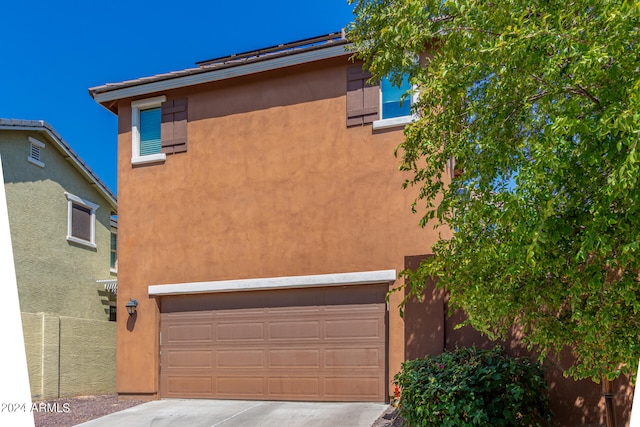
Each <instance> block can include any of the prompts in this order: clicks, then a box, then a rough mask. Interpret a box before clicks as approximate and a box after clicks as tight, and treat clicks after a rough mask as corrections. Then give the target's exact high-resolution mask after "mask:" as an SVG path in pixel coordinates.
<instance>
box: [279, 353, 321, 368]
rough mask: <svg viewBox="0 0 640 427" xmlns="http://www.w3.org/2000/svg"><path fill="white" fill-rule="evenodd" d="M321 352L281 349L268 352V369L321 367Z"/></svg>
mask: <svg viewBox="0 0 640 427" xmlns="http://www.w3.org/2000/svg"><path fill="white" fill-rule="evenodd" d="M321 353H322V351H321V350H318V349H299V348H291V349H282V350H270V351H269V367H270V368H283V367H285V368H287V367H295V368H297V369H300V368H314V369H319V368H320V367H321V364H320V360H321V356H322V355H321Z"/></svg>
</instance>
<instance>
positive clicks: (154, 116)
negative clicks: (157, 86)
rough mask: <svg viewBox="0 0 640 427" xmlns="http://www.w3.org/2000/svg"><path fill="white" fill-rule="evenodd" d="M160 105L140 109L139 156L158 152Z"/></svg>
mask: <svg viewBox="0 0 640 427" xmlns="http://www.w3.org/2000/svg"><path fill="white" fill-rule="evenodd" d="M160 118H161V111H160V107H157V108H149V109H148V110H141V111H140V156H148V155H150V154H158V153H160Z"/></svg>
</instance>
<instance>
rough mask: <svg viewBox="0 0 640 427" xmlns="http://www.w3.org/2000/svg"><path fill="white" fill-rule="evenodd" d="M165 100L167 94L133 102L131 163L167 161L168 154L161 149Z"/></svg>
mask: <svg viewBox="0 0 640 427" xmlns="http://www.w3.org/2000/svg"><path fill="white" fill-rule="evenodd" d="M165 101H166V97H165V96H159V97H156V98H150V99H143V100H140V101H134V102H132V103H131V124H132V126H131V139H132V152H131V163H133V164H143V163H155V162H164V161H165V159H166V155H165V154H164V153H162V151H161V148H162V147H161V140H160V128H161V119H162V109H161V106H162V103H163V102H165Z"/></svg>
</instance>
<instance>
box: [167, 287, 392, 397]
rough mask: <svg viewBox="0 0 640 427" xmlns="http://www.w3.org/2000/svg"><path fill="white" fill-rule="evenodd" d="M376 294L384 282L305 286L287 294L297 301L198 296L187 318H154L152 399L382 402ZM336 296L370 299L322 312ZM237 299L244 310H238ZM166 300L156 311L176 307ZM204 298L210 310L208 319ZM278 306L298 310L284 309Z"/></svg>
mask: <svg viewBox="0 0 640 427" xmlns="http://www.w3.org/2000/svg"><path fill="white" fill-rule="evenodd" d="M354 288H357V289H354ZM386 289H387V286H386V285H367V286H353V287H350V288H316V289H305V290H301V291H300V290H297V291H298V295H299V298H295V296H296V290H286V291H282V290H278V291H260V292H239V293H237V294H236V295H235V296H233V298H228V296H229V295H221V294H215V295H199V299H198V304H199V306H198V310H196V311H191V312H182V313H179V312H177V311H172V312H170V313H164V312H162V313H161V333H162V337H161V358H160V360H161V367H160V385H161V389H160V394H161V396H162V397H174V398H177V397H185V398H198V397H202V398H228V399H272V400H278V399H281V400H309V401H313V400H318V401H385V399H386V380H385V378H386V351H387V350H386V304H385V303H384V295H385V292H386ZM341 293H346V295H347V298H346V300H347V301H352V300H354V299H355V297H356V296H358V294H359V295H360V296H361V297H362V299H363V300H371V301H374V302H372V303H369V304H345V305H340V307H339V308H336V307H334V306H329V305H322V304H324V303H325V302H326V301H328V300H329V301H334V300H338V301H339V299H337V297H338V296H339V295H340V294H341ZM370 293H372V294H374V295H375V297H370V296H369V294H370ZM243 295H244V296H245V297H246V298H247V301H248V304H249V305H251V307H250V309H249V310H247V309H246V307H243V306H242V305H241V304H240V302H241V301H242V298H241V296H243ZM280 296H282V298H280ZM172 298H174V296H169V297H164V298H163V301H162V304H161V307H162V308H163V310H164V308H165V307H172V309H173V310H175V308H176V307H182V308H185V307H186V305H185V301H186V299H185V300H182V301H180V302H179V303H172V302H167V301H170V300H171V299H172ZM181 299H182V298H181ZM165 300H167V301H165ZM207 300H208V301H209V305H208V306H209V307H214V308H211V309H209V310H208V312H207V311H206V310H205V308H206V307H207V304H205V303H204V301H207ZM258 301H261V303H262V307H258V306H257V302H258ZM275 301H277V302H278V304H277V306H275V307H274V306H273V305H274V302H275ZM283 301H284V302H286V304H298V305H296V306H284V304H283ZM311 304H316V305H315V306H314V305H311ZM230 307H233V308H230ZM346 307H349V309H345V308H346ZM205 317H206V318H207V319H208V320H207V321H206V324H203V323H204V322H203V321H202V320H203V318H205ZM190 383H192V384H191V386H190V385H189V384H190Z"/></svg>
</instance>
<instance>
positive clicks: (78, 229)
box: [71, 203, 91, 242]
mask: <svg viewBox="0 0 640 427" xmlns="http://www.w3.org/2000/svg"><path fill="white" fill-rule="evenodd" d="M71 235H72V236H73V237H77V238H78V239H82V240H86V241H87V242H90V241H91V209H89V208H85V207H84V206H80V205H76V204H75V203H73V204H71Z"/></svg>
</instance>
